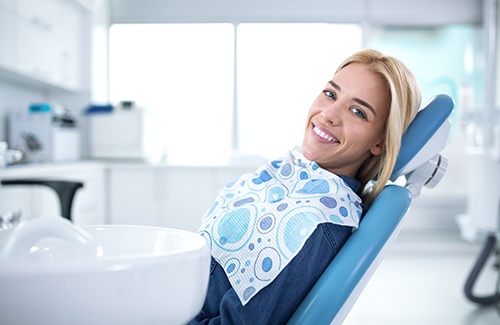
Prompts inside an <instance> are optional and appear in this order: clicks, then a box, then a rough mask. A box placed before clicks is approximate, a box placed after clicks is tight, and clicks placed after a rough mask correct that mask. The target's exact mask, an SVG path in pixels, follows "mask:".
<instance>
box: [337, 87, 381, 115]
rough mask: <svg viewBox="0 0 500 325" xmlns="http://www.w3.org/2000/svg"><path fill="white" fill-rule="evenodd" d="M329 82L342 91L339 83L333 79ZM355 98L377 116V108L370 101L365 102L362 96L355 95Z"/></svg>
mask: <svg viewBox="0 0 500 325" xmlns="http://www.w3.org/2000/svg"><path fill="white" fill-rule="evenodd" d="M328 83H329V84H330V85H331V86H332V87H333V88H335V89H337V90H338V91H342V88H340V86H339V85H338V84H336V83H335V82H334V81H333V80H330V81H328ZM353 100H354V101H355V102H356V103H358V104H360V105H363V106H365V107H366V108H368V109H369V110H370V111H372V113H373V115H375V116H377V112H375V109H374V108H373V106H372V105H370V104H369V103H367V102H365V101H364V100H362V99H360V98H357V97H354V98H353Z"/></svg>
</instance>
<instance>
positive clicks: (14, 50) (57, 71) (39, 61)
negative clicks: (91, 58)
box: [0, 0, 88, 91]
mask: <svg viewBox="0 0 500 325" xmlns="http://www.w3.org/2000/svg"><path fill="white" fill-rule="evenodd" d="M87 16H88V12H87V10H86V9H85V7H84V6H83V5H82V2H80V1H74V0H40V1H32V0H0V45H1V47H2V51H1V52H2V53H1V54H0V68H2V70H3V72H4V74H7V75H9V76H10V77H11V78H13V79H18V80H21V81H26V82H29V81H32V82H33V81H34V82H38V83H43V84H47V85H50V86H53V87H56V88H61V89H65V90H70V91H79V90H81V88H82V87H83V86H82V71H81V68H80V67H81V66H82V65H81V60H82V57H81V53H82V50H83V46H84V42H82V39H85V37H84V33H83V31H84V28H85V23H86V17H87Z"/></svg>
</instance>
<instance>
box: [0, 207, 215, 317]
mask: <svg viewBox="0 0 500 325" xmlns="http://www.w3.org/2000/svg"><path fill="white" fill-rule="evenodd" d="M209 267H210V252H209V248H208V246H207V243H206V242H205V240H204V239H203V237H201V236H199V235H198V234H196V233H191V232H187V231H182V230H176V229H170V228H161V227H150V226H126V225H103V226H82V227H78V226H74V225H73V224H71V223H70V222H69V221H67V220H65V219H62V218H43V217H40V218H36V219H33V220H30V221H28V222H23V223H21V224H20V225H18V226H17V227H16V228H15V229H13V230H12V231H11V233H10V234H9V235H8V238H7V239H5V238H4V241H3V242H2V244H1V247H0V288H1V289H0V324H51V325H52V324H183V323H186V322H187V321H188V320H189V319H191V318H192V317H194V316H195V315H196V314H197V313H198V312H199V310H200V309H201V307H202V305H203V302H204V300H205V295H206V290H207V286H208V277H209Z"/></svg>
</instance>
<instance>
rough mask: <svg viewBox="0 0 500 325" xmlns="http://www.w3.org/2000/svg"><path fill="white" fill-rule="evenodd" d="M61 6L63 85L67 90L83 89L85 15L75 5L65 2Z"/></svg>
mask: <svg viewBox="0 0 500 325" xmlns="http://www.w3.org/2000/svg"><path fill="white" fill-rule="evenodd" d="M61 5H62V7H61V10H62V16H61V25H62V26H63V28H62V30H61V32H62V33H61V46H62V61H61V65H62V73H63V74H62V83H63V85H64V86H65V87H66V88H70V89H80V88H81V87H82V71H81V66H82V64H81V62H82V60H83V57H82V53H83V44H85V36H84V31H83V27H84V25H85V21H84V13H83V12H82V11H81V9H79V8H77V7H76V6H75V5H74V4H73V3H70V2H67V1H63V2H62V3H61Z"/></svg>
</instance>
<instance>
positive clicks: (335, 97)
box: [323, 90, 337, 99]
mask: <svg viewBox="0 0 500 325" xmlns="http://www.w3.org/2000/svg"><path fill="white" fill-rule="evenodd" d="M323 93H324V94H325V95H326V96H328V97H330V98H331V99H337V96H336V95H335V93H334V92H333V91H331V90H323Z"/></svg>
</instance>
